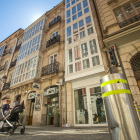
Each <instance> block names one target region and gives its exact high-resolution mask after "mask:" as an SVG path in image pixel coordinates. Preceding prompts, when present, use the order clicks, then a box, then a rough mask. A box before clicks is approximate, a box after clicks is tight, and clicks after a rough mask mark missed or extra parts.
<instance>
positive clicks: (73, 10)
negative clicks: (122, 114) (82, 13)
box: [72, 6, 76, 15]
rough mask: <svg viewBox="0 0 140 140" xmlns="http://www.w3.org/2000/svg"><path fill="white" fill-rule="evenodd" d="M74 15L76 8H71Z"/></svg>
mask: <svg viewBox="0 0 140 140" xmlns="http://www.w3.org/2000/svg"><path fill="white" fill-rule="evenodd" d="M75 13H76V6H75V7H73V8H72V14H73V15H74V14H75Z"/></svg>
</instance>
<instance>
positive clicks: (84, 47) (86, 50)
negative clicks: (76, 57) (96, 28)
mask: <svg viewBox="0 0 140 140" xmlns="http://www.w3.org/2000/svg"><path fill="white" fill-rule="evenodd" d="M81 48H82V57H83V58H85V57H88V48H87V43H84V44H82V45H81Z"/></svg>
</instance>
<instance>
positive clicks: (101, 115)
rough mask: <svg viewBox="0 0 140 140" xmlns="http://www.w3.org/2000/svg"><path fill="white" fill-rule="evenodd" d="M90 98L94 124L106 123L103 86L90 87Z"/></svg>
mask: <svg viewBox="0 0 140 140" xmlns="http://www.w3.org/2000/svg"><path fill="white" fill-rule="evenodd" d="M90 99H91V108H92V119H93V124H102V123H106V116H105V109H104V104H103V99H102V94H101V87H94V88H90Z"/></svg>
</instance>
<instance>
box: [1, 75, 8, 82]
mask: <svg viewBox="0 0 140 140" xmlns="http://www.w3.org/2000/svg"><path fill="white" fill-rule="evenodd" d="M6 79H7V76H6V75H4V76H3V79H2V80H3V83H6Z"/></svg>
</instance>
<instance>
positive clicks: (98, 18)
mask: <svg viewBox="0 0 140 140" xmlns="http://www.w3.org/2000/svg"><path fill="white" fill-rule="evenodd" d="M92 1H93V5H94V8H95V13H96V16H97V21H98V24H99V28H100V31H101V36H102V40H103V32H102V29H101V23H100V20H99V16H98V13H97V8H96V4H95V2H94V0H92ZM103 45H104V48H105V44H104V42H103ZM105 54H106V58H107V62H108V67H109V71H110V73H112V72H111V67H110V61H109V58H108V54H107V52H106V51H105ZM109 71H108V72H109ZM108 72H107V73H108Z"/></svg>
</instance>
